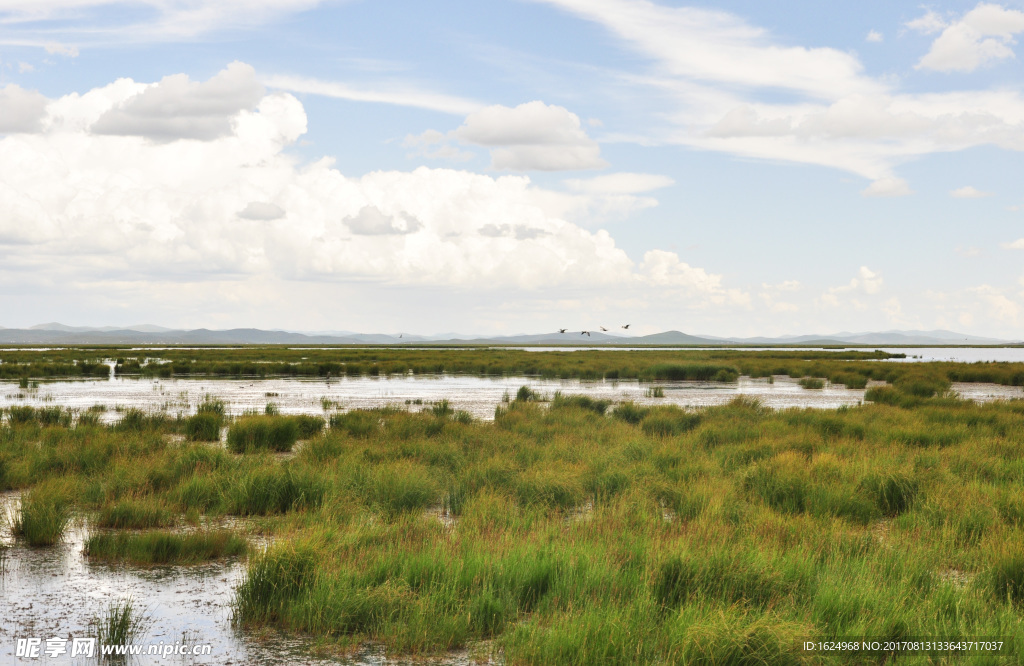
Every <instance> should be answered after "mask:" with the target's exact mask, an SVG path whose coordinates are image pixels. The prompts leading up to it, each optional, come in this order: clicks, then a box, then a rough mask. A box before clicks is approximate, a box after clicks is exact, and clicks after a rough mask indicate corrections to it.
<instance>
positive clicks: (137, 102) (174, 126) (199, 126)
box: [92, 62, 264, 141]
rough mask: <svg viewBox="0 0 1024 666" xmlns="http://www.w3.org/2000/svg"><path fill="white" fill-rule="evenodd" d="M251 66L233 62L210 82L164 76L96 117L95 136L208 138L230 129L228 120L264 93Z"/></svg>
mask: <svg viewBox="0 0 1024 666" xmlns="http://www.w3.org/2000/svg"><path fill="white" fill-rule="evenodd" d="M263 94H264V89H263V86H262V85H261V84H260V83H259V82H258V81H257V80H256V72H255V70H254V69H253V68H252V67H251V66H250V65H247V64H245V63H240V62H234V63H231V64H230V65H228V67H227V68H226V69H224V70H223V71H222V72H220V73H218V74H217V75H216V76H214V77H213V78H211V79H210V80H209V81H204V82H197V81H191V80H190V79H189V77H188V76H186V75H184V74H175V75H173V76H168V77H165V78H164V79H163V80H162V81H160V82H159V83H155V84H153V85H151V86H147V87H146V88H144V89H143V90H142V91H141V92H139V93H138V94H136V95H133V96H131V97H129V98H128V99H126V100H124V101H123V102H121V103H120V104H118V105H117V106H115V107H114V108H112V109H110V110H108V111H107V112H106V113H104V114H103V115H101V116H100V117H99V119H98V120H97V121H96V123H95V124H94V125H93V126H92V131H93V132H95V133H97V134H117V135H122V136H143V137H146V138H149V139H155V140H161V141H166V140H172V139H182V138H187V139H200V140H210V139H214V138H216V137H218V136H224V135H226V134H228V133H229V132H230V131H231V120H232V119H233V118H234V117H235V116H236V115H237V114H238V113H239V112H240V111H242V110H243V109H250V108H252V107H254V106H255V105H256V103H257V102H259V100H260V99H261V98H262V97H263Z"/></svg>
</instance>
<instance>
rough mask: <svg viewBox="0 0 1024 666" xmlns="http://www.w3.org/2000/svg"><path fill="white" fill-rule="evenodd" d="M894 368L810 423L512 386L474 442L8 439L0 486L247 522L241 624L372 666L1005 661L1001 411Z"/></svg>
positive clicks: (452, 423)
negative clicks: (245, 444) (429, 659)
mask: <svg viewBox="0 0 1024 666" xmlns="http://www.w3.org/2000/svg"><path fill="white" fill-rule="evenodd" d="M619 353H625V352H619ZM666 362H667V361H666ZM776 362H777V359H774V360H773V359H771V358H769V359H766V360H764V363H765V367H768V368H770V367H771V366H772V364H774V363H776ZM865 363H866V362H865ZM872 363H874V362H872ZM735 365H736V366H737V367H740V365H741V364H740V363H739V362H737V363H735ZM875 365H877V366H878V367H883V368H889V367H892V366H889V365H885V366H883V365H882V364H875ZM741 371H742V369H741ZM846 372H854V370H851V369H849V368H847V370H846ZM915 372H916V373H917V374H909V371H908V373H907V374H904V375H900V376H898V377H896V378H895V380H894V381H893V382H892V383H891V384H890V385H889V386H886V387H881V388H877V389H875V388H873V389H872V393H871V395H875V396H877V397H878V399H877V400H875V401H874V402H873V403H870V404H864V405H861V406H857V407H852V408H842V409H838V410H833V411H823V410H801V409H787V410H770V409H766V408H764V407H762V406H761V405H759V404H758V403H757V402H755V401H752V400H750V399H737V400H735V401H733V402H731V403H730V404H727V405H723V406H718V407H711V408H706V409H701V410H684V409H679V408H676V407H673V406H667V405H656V406H647V405H638V404H632V403H625V404H618V405H610V404H607V403H604V402H602V401H600V400H594V399H591V398H587V396H582V397H580V396H562V395H559V396H557V397H553V398H552V400H551V401H550V402H549V403H544V402H539V401H537V400H536V399H535V398H536V396H535V395H532V394H531V392H530V391H529V390H525V391H520V392H519V393H517V394H516V397H515V399H512V396H510V399H509V402H508V403H503V404H502V405H501V406H500V407H499V408H498V410H497V412H496V415H495V419H494V421H493V422H480V421H474V420H472V419H469V418H465V417H464V416H462V415H459V413H458V412H454V411H452V410H451V409H445V408H435V407H437V406H432V407H429V408H426V409H425V410H424V411H422V412H417V413H410V412H407V411H405V409H404V408H385V409H378V410H368V411H355V412H349V413H344V414H342V413H338V414H335V415H332V417H331V419H330V423H329V424H328V425H327V426H326V427H325V426H324V424H323V423H322V422H321V423H320V426H319V427H317V428H313V427H312V426H311V427H310V433H311V434H309V436H308V439H307V441H306V443H305V444H304V445H303V446H302V447H301V449H299V450H298V451H297V452H296V453H295V455H294V456H288V457H285V456H275V455H273V448H272V447H266V448H261V447H257V448H253V449H250V450H248V451H247V453H246V454H245V455H237V454H234V453H232V452H230V451H226V450H224V449H222V448H220V447H218V446H216V445H210V444H207V443H202V442H190V441H187V440H186V441H180V440H175V441H172V440H171V438H168V437H167V436H166V435H167V434H168V433H171V432H175V433H177V432H179V431H180V429H181V428H182V425H181V424H180V423H178V422H177V421H175V420H173V419H162V420H161V419H155V418H154V419H145V418H142V417H139V416H132V417H131V420H130V422H129V423H128V424H127V425H121V424H115V425H113V426H102V425H98V424H95V423H82V422H81V421H78V422H76V421H74V420H62V419H56V420H51V421H47V422H45V423H44V422H43V420H40V419H38V418H25V419H21V418H19V419H11V418H6V419H4V421H3V422H2V424H0V488H2V489H4V490H16V491H21V492H22V493H23V495H22V496H23V498H28V499H29V500H31V501H29V502H28V503H27V505H29V506H40V507H48V506H54V507H62V508H63V510H64V512H65V513H64V514H63V515H68V513H69V512H70V511H77V512H80V513H82V514H85V515H87V516H90V517H91V518H90V519H91V520H101V519H102V516H103V515H107V516H109V518H108V520H110V521H111V522H116V521H118V520H129V522H130V523H132V524H137V525H142V524H145V523H147V522H148V521H150V518H149V517H150V516H155V518H153V520H155V521H156V522H159V520H161V516H164V515H167V514H164V513H163V511H164V510H166V511H167V512H169V514H170V515H173V516H176V517H181V520H182V522H186V523H192V524H206V523H207V522H208V521H216V520H217V519H218V518H220V517H223V516H227V515H234V516H251V517H253V518H249V520H253V521H254V522H255V523H257V524H258V526H259V528H260V529H261V530H262V531H263V532H265V533H266V534H267V535H268V536H270V537H271V542H272V545H271V546H270V547H269V548H268V549H267V550H266V551H259V552H254V553H253V552H250V553H249V555H248V560H247V563H246V568H247V574H246V577H245V579H244V580H243V582H242V583H241V584H240V586H239V587H238V590H237V594H236V598H235V602H234V603H235V614H234V618H235V621H236V622H237V623H238V624H239V625H240V626H241V627H243V628H256V629H267V628H272V629H280V630H284V631H291V632H301V633H305V634H309V635H312V636H315V637H318V638H320V639H322V641H323V642H333V641H338V642H340V643H341V644H342V646H351V645H352V644H354V643H358V642H361V641H373V642H376V643H381V644H383V645H385V646H386V648H387V650H388V653H389V655H395V656H398V655H419V656H428V655H436V654H444V653H446V652H448V651H449V650H452V649H461V648H465V647H469V648H470V649H473V650H478V651H483V652H485V653H491V654H492V656H497V657H500V659H501V660H502V661H503V662H504V663H507V664H512V665H516V664H556V665H557V664H623V665H625V664H642V665H643V664H648V665H651V666H653V665H656V664H657V665H661V664H691V663H720V664H732V663H740V664H742V663H751V664H784V663H808V664H819V663H825V664H832V663H835V664H842V663H850V658H849V657H848V656H846V655H842V654H837V653H814V654H807V653H804V652H803V651H802V647H801V646H802V643H803V641H805V640H831V639H834V638H835V637H851V638H852V637H863V638H870V639H879V638H882V637H884V638H888V639H892V640H899V639H902V638H909V637H935V638H951V637H970V636H998V637H1000V638H1001V639H1003V640H1006V641H1012V642H1014V643H1015V644H1016V645H1018V646H1024V619H1022V615H1021V610H1022V608H1024V546H1022V545H1021V544H1024V401H1003V402H993V403H987V404H976V403H973V402H969V401H962V400H959V399H957V398H956V396H955V395H953V394H951V393H949V392H948V386H949V385H948V379H947V378H946V377H944V376H943V375H941V374H936V373H934V371H933V370H932V369H931V367H930V366H929V368H924V369H918V370H916V371H915ZM811 376H813V377H818V378H822V377H826V376H827V373H819V372H816V373H814V374H813V375H811ZM583 398H587V399H583ZM8 417H9V414H8ZM125 418H127V417H125ZM260 418H286V417H260ZM298 428H299V427H298V426H296V430H298ZM36 503H38V504H36ZM25 504H26V503H25V502H23V505H25ZM105 512H106V513H105ZM125 516H128V517H130V518H124V517H125ZM136 520H137V521H138V522H135V521H136ZM118 524H125V523H118ZM187 537H189V534H187V533H177V532H166V531H159V532H149V531H147V532H131V533H129V532H105V531H99V532H96V533H94V534H93V535H92V538H91V539H90V541H89V544H88V549H89V556H90V558H93V559H98V558H104V557H107V558H110V559H111V561H118V562H122V561H123V562H136V563H140V564H146V563H159V562H164V563H174V562H188V561H199V559H201V558H204V557H221V556H224V555H218V554H215V553H217V552H222V553H225V554H230V552H231V549H230V548H227V547H225V548H223V549H222V550H221V551H217V550H216V549H209V550H204V548H205V547H203V548H201V547H200V545H193V546H190V545H186V544H184V543H181V542H179V541H178V540H179V539H185V538H187ZM58 538H59V537H58ZM51 541H52V540H51ZM193 552H194V553H209V554H204V555H201V556H199V555H193V556H189V555H188V553H193ZM484 656H486V655H484ZM872 658H874V656H872ZM915 658H916V659H917V661H918V662H919V663H942V662H943V660H945V661H948V662H952V661H954V659H953V658H952V657H949V656H948V655H943V654H938V653H936V654H927V655H919V656H917V657H915ZM981 659H984V658H981ZM853 663H859V662H857V660H856V659H854V660H853ZM907 663H915V662H914V661H913V660H910V661H908V662H907ZM979 663H985V662H984V661H981V662H979Z"/></svg>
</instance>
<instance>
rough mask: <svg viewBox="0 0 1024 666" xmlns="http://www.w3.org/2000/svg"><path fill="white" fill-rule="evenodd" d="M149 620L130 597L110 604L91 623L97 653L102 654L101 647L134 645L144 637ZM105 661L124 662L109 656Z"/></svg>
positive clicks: (124, 658)
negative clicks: (97, 645) (97, 644)
mask: <svg viewBox="0 0 1024 666" xmlns="http://www.w3.org/2000/svg"><path fill="white" fill-rule="evenodd" d="M149 624H150V618H149V617H148V616H147V615H146V613H145V611H142V610H140V609H139V608H138V607H137V606H136V605H135V602H134V601H133V600H132V598H131V597H128V598H127V599H125V600H123V601H115V602H111V603H110V604H109V605H108V606H107V609H106V611H105V612H104V613H103V614H102V615H100V616H99V617H97V618H95V619H94V620H93V622H92V626H93V630H94V631H95V633H96V639H97V641H96V642H97V643H99V645H100V647H99V648H97V653H98V654H102V646H111V647H112V646H119V645H134V644H135V643H137V642H138V641H140V640H141V639H142V638H143V637H144V636H145V635H146V631H147V629H148V626H149ZM105 659H106V660H115V659H117V660H122V661H124V660H126V659H127V658H126V657H123V656H121V655H111V656H107V657H106V658H105Z"/></svg>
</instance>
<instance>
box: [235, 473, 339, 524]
mask: <svg viewBox="0 0 1024 666" xmlns="http://www.w3.org/2000/svg"><path fill="white" fill-rule="evenodd" d="M327 489H328V483H327V481H326V479H324V478H323V476H320V475H318V474H316V473H314V472H312V471H310V470H308V469H305V468H296V467H294V466H287V467H278V466H271V465H264V466H260V467H257V468H255V469H251V470H247V471H244V472H241V473H240V474H239V475H238V477H237V478H235V479H233V480H232V483H231V485H230V486H229V488H228V490H227V492H226V497H225V500H226V502H227V508H228V511H229V512H230V513H233V514H237V515H241V516H250V515H260V516H262V515H269V514H279V513H287V512H289V511H302V510H308V509H315V508H317V507H319V506H320V505H321V504H322V503H323V501H324V497H325V496H326V494H327Z"/></svg>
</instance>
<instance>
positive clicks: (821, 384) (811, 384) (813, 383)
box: [797, 377, 825, 390]
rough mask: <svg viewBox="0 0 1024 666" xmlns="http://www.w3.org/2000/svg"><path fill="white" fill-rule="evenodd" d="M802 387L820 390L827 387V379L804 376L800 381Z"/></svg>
mask: <svg viewBox="0 0 1024 666" xmlns="http://www.w3.org/2000/svg"><path fill="white" fill-rule="evenodd" d="M797 383H798V384H800V386H801V388H805V389H812V390H818V389H823V388H825V380H824V379H818V378H817V377H804V378H803V379H801V380H800V381H799V382H797Z"/></svg>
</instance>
